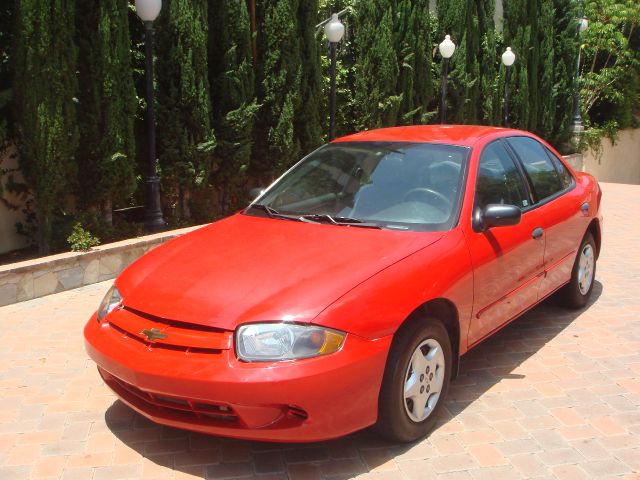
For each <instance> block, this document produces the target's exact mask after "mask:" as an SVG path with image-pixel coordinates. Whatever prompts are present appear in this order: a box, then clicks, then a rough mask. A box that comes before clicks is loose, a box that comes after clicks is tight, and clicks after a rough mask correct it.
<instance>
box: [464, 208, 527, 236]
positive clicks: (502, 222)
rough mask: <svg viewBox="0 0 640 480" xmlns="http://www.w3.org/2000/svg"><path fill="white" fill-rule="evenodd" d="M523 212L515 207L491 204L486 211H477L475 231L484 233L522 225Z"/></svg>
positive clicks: (474, 218) (474, 219) (474, 223)
mask: <svg viewBox="0 0 640 480" xmlns="http://www.w3.org/2000/svg"><path fill="white" fill-rule="evenodd" d="M521 217H522V211H521V210H520V209H519V208H518V207H516V206H515V205H500V204H489V205H487V206H486V207H484V209H479V208H478V209H476V211H475V213H474V215H473V229H474V230H475V231H476V232H484V231H486V230H489V229H490V228H493V227H508V226H510V225H517V224H518V223H520V218H521Z"/></svg>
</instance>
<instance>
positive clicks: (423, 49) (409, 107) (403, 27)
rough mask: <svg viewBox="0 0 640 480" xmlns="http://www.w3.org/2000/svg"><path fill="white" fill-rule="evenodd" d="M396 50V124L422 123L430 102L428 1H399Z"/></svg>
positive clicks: (425, 117)
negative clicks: (398, 97)
mask: <svg viewBox="0 0 640 480" xmlns="http://www.w3.org/2000/svg"><path fill="white" fill-rule="evenodd" d="M395 21H396V25H395V28H394V35H395V49H396V55H397V59H398V66H399V75H398V83H397V87H396V91H397V93H398V94H402V103H401V105H400V110H399V112H398V121H399V123H402V124H407V125H409V124H412V123H425V122H426V120H427V114H428V108H429V104H430V103H431V101H432V100H433V98H432V97H433V76H432V58H431V50H432V48H433V47H432V44H433V39H432V35H431V13H430V12H429V1H428V0H400V2H398V5H397V11H396V14H395Z"/></svg>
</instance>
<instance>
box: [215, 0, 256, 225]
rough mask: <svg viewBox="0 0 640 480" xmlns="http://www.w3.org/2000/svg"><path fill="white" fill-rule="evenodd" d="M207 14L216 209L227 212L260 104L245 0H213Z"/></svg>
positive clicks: (240, 176)
mask: <svg viewBox="0 0 640 480" xmlns="http://www.w3.org/2000/svg"><path fill="white" fill-rule="evenodd" d="M210 7H211V9H212V11H214V12H216V14H215V15H210V16H209V26H210V27H209V32H210V34H209V77H210V79H211V102H212V113H213V126H214V129H215V131H216V137H217V143H218V146H217V148H216V150H215V154H214V171H213V175H214V178H215V182H216V184H217V186H218V188H219V189H220V190H221V195H220V198H219V205H218V209H219V211H221V212H222V213H227V212H228V211H229V210H230V209H231V208H234V207H235V205H230V203H231V197H232V196H233V194H234V193H235V191H237V190H238V188H240V186H241V185H243V184H244V179H245V173H246V171H247V169H248V167H249V162H250V159H251V152H252V147H253V129H254V124H255V117H256V112H257V110H258V105H257V103H256V100H255V85H254V83H255V74H254V71H253V65H252V53H251V48H252V47H251V28H250V22H249V13H248V11H247V5H246V3H245V2H238V1H236V0H215V1H214V2H211V3H210Z"/></svg>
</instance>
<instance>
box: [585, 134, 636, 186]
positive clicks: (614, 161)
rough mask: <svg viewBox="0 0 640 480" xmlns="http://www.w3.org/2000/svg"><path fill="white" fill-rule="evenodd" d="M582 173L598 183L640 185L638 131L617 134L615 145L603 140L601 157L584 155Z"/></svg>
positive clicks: (590, 154) (592, 153) (593, 154)
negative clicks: (589, 175)
mask: <svg viewBox="0 0 640 480" xmlns="http://www.w3.org/2000/svg"><path fill="white" fill-rule="evenodd" d="M584 171H586V172H588V173H590V174H592V175H593V176H595V177H596V178H597V179H598V181H600V182H612V183H631V184H635V185H640V129H636V130H623V131H621V132H619V134H618V139H617V140H616V143H615V145H612V144H611V141H610V140H608V139H605V140H603V142H602V152H601V155H599V156H598V155H596V154H595V153H594V152H592V151H589V152H587V153H586V154H585V155H584Z"/></svg>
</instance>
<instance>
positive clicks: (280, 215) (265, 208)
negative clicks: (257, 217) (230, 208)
mask: <svg viewBox="0 0 640 480" xmlns="http://www.w3.org/2000/svg"><path fill="white" fill-rule="evenodd" d="M251 208H255V209H257V210H262V211H263V212H265V213H266V214H267V215H269V217H270V218H283V219H285V220H293V221H296V222H301V221H302V219H301V218H300V217H299V216H298V215H286V214H284V213H280V212H279V211H277V210H276V209H275V208H273V207H270V206H269V205H264V204H262V203H253V204H251V205H249V206H248V207H247V210H249V209H251Z"/></svg>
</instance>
